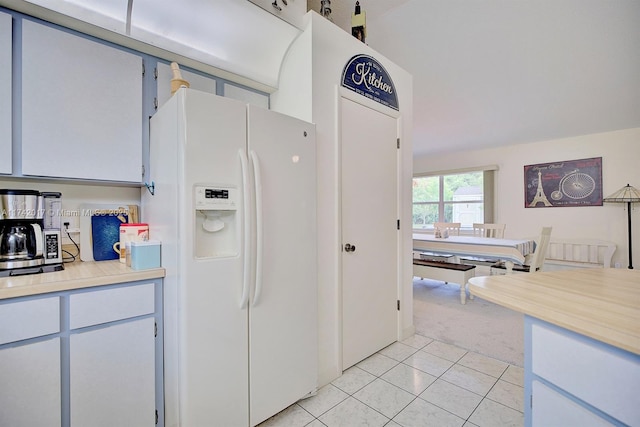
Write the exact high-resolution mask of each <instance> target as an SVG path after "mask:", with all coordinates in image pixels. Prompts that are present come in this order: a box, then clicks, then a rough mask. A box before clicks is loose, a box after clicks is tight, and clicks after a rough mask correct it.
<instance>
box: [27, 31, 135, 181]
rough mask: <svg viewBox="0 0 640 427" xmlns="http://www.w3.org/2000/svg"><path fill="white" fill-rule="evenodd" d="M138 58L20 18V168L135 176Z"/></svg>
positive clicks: (38, 172)
mask: <svg viewBox="0 0 640 427" xmlns="http://www.w3.org/2000/svg"><path fill="white" fill-rule="evenodd" d="M142 123H143V120H142V58H141V57H139V56H136V55H133V54H130V53H128V52H125V51H122V50H120V49H116V48H112V47H110V46H107V45H105V44H101V43H98V42H94V41H92V40H89V39H87V38H83V37H79V36H76V35H74V34H71V33H69V32H67V31H63V30H58V29H55V28H52V27H49V26H45V25H41V24H37V23H34V22H32V21H29V20H26V19H25V20H23V26H22V132H21V135H22V138H21V139H22V140H21V144H22V156H21V157H22V174H23V175H34V176H46V177H59V178H74V179H89V180H106V181H119V182H132V183H140V182H141V181H142V134H143V132H142Z"/></svg>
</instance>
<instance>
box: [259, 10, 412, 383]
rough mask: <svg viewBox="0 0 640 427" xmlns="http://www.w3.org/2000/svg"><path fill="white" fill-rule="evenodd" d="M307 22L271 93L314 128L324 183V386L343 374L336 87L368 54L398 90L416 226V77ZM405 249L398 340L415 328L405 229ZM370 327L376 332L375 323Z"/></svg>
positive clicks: (404, 211) (319, 23)
mask: <svg viewBox="0 0 640 427" xmlns="http://www.w3.org/2000/svg"><path fill="white" fill-rule="evenodd" d="M305 18H306V22H307V24H306V28H305V31H304V33H303V34H302V35H301V36H300V37H298V39H297V40H296V41H295V42H294V43H293V45H292V46H291V47H290V49H289V53H288V55H287V56H286V57H285V61H284V63H283V66H282V69H281V73H280V82H279V89H278V90H277V91H276V92H274V93H273V94H272V95H271V108H272V109H273V110H275V111H279V112H282V113H285V114H289V115H292V116H295V117H298V118H300V119H303V120H307V121H311V122H313V123H315V124H316V130H317V146H318V182H319V186H318V191H319V195H318V230H319V243H318V254H319V275H318V288H319V289H318V299H319V303H318V304H319V307H318V311H319V326H320V329H319V339H320V342H319V347H320V354H319V365H320V366H319V371H320V372H319V383H320V385H324V384H326V383H328V382H329V381H332V380H333V379H335V378H337V377H338V376H339V375H340V374H341V363H340V357H339V349H340V337H341V335H340V330H341V325H340V323H339V317H340V312H339V310H340V308H341V306H340V295H341V294H340V288H339V281H340V274H341V272H340V266H339V260H340V248H341V242H340V239H339V237H340V234H339V233H340V222H339V212H338V210H339V202H338V201H339V198H340V192H339V191H340V189H339V176H338V175H339V164H338V151H339V146H338V135H339V130H340V129H339V122H338V101H339V98H338V87H339V86H340V78H341V75H342V71H343V69H344V66H345V65H346V64H347V62H348V61H349V59H350V58H351V57H352V56H354V55H356V54H367V55H370V56H373V57H374V58H376V59H377V60H378V61H379V62H380V63H381V64H382V65H383V67H384V68H385V69H386V70H387V72H388V73H389V74H390V76H391V78H392V80H393V82H394V85H395V87H396V92H397V95H398V102H399V106H400V113H401V118H400V130H399V134H400V136H401V139H402V142H401V154H400V156H401V160H400V162H401V164H400V175H401V176H400V177H399V179H400V182H401V188H400V200H399V202H398V203H399V206H401V208H399V211H400V220H401V223H402V224H411V178H412V172H411V171H412V127H413V116H412V115H413V78H412V76H411V75H410V74H408V73H407V72H406V71H404V70H403V69H401V68H400V67H398V66H397V65H395V64H394V63H392V62H391V61H389V60H388V59H387V58H385V57H383V56H382V55H380V54H379V53H377V52H375V51H374V50H372V49H371V48H369V47H368V46H366V45H365V44H363V43H361V42H359V41H357V40H356V39H355V38H354V37H352V36H351V34H348V33H346V32H345V31H343V30H342V29H340V28H338V27H337V26H335V25H334V24H333V23H331V22H329V21H327V20H326V19H325V18H323V17H321V16H320V15H318V14H317V13H315V12H309V13H308V14H307V15H306V16H305ZM363 149H364V147H363ZM362 167H375V165H362ZM400 245H401V248H400V250H399V252H398V258H399V265H400V268H401V273H400V278H399V282H400V283H401V291H400V295H399V298H400V300H401V306H402V308H403V309H402V310H401V312H400V318H399V331H398V337H399V338H404V337H406V336H408V335H411V334H412V333H413V330H414V329H413V295H412V292H413V288H412V266H411V261H410V260H411V249H412V240H411V227H410V226H409V227H404V228H402V230H401V243H400ZM372 262H377V261H372ZM371 327H372V328H375V325H371Z"/></svg>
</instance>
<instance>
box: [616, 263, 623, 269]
mask: <svg viewBox="0 0 640 427" xmlns="http://www.w3.org/2000/svg"><path fill="white" fill-rule="evenodd" d="M614 266H615V267H616V268H622V264H620V263H619V262H616V263H615V264H614Z"/></svg>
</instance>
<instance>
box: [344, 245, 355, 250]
mask: <svg viewBox="0 0 640 427" xmlns="http://www.w3.org/2000/svg"><path fill="white" fill-rule="evenodd" d="M355 250H356V245H352V244H351V243H347V244H346V245H344V251H345V252H354V251H355Z"/></svg>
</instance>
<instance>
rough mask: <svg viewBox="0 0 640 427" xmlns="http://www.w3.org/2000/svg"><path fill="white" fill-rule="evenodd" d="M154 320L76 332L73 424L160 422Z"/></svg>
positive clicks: (73, 340)
mask: <svg viewBox="0 0 640 427" xmlns="http://www.w3.org/2000/svg"><path fill="white" fill-rule="evenodd" d="M154 329H155V322H154V319H153V318H146V319H142V320H136V321H132V322H127V323H121V324H117V325H114V326H109V327H105V328H102V329H97V330H92V331H88V332H82V333H78V334H72V335H71V338H70V365H69V366H70V408H71V417H70V420H71V423H70V425H71V426H72V427H85V426H93V427H102V426H104V427H112V426H154V425H155V384H156V382H155V374H156V373H155V364H154V360H155V336H154Z"/></svg>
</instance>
